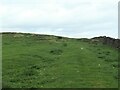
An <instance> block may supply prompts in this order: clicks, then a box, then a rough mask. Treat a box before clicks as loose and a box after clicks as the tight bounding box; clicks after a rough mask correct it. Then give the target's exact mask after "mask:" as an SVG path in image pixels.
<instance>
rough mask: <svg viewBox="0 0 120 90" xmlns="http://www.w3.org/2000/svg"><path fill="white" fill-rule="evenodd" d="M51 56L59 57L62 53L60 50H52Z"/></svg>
mask: <svg viewBox="0 0 120 90" xmlns="http://www.w3.org/2000/svg"><path fill="white" fill-rule="evenodd" d="M50 53H51V54H55V55H60V54H61V53H62V50H60V49H53V50H51V51H50Z"/></svg>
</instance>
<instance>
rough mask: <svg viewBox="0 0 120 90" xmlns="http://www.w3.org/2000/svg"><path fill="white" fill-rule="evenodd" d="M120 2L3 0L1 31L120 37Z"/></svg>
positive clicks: (93, 0) (77, 36)
mask: <svg viewBox="0 0 120 90" xmlns="http://www.w3.org/2000/svg"><path fill="white" fill-rule="evenodd" d="M118 1H119V0H1V3H0V20H1V26H0V31H2V32H3V31H4V32H30V33H40V34H52V35H59V36H67V37H74V38H83V37H86V38H91V37H95V36H110V37H114V38H117V37H118Z"/></svg>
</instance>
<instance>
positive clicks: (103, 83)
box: [2, 34, 118, 88]
mask: <svg viewBox="0 0 120 90" xmlns="http://www.w3.org/2000/svg"><path fill="white" fill-rule="evenodd" d="M17 35H18V36H17ZM23 35H24V36H20V35H19V34H16V36H15V34H3V43H2V44H3V46H2V49H3V53H2V56H3V61H2V62H3V63H2V65H3V67H2V69H3V71H2V72H3V87H4V88H6V87H10V88H117V87H118V78H117V74H118V67H117V65H118V62H117V60H118V51H117V50H116V49H114V48H111V47H109V46H106V45H102V44H101V43H98V44H97V45H95V44H93V43H90V41H88V42H85V41H84V40H83V41H82V40H75V39H67V38H66V39H65V38H63V39H61V38H57V37H54V36H43V35H41V36H35V35H31V34H23ZM82 48H83V49H82ZM99 64H100V66H99Z"/></svg>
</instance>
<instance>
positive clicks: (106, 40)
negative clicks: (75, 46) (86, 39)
mask: <svg viewBox="0 0 120 90" xmlns="http://www.w3.org/2000/svg"><path fill="white" fill-rule="evenodd" d="M92 40H95V41H96V40H99V41H100V42H102V43H103V44H106V45H109V46H112V47H114V48H118V49H120V39H114V38H111V37H106V36H101V37H95V38H92Z"/></svg>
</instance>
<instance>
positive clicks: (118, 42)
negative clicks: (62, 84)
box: [2, 32, 120, 49]
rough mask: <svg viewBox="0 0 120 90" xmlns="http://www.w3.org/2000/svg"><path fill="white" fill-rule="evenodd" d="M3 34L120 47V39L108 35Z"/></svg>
mask: <svg viewBox="0 0 120 90" xmlns="http://www.w3.org/2000/svg"><path fill="white" fill-rule="evenodd" d="M2 34H15V35H14V37H22V36H23V35H31V36H36V37H40V38H41V37H42V38H41V39H40V40H42V39H46V38H45V37H47V39H53V38H50V37H54V39H55V38H57V39H76V40H82V41H87V42H90V43H94V44H97V43H98V42H100V43H102V44H105V45H108V46H111V47H114V48H117V49H120V39H115V38H111V37H106V36H99V37H94V38H91V39H88V38H78V39H77V38H68V37H62V36H55V35H45V34H34V33H20V32H2ZM43 37H44V38H43ZM48 37H49V38H48Z"/></svg>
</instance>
